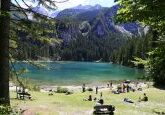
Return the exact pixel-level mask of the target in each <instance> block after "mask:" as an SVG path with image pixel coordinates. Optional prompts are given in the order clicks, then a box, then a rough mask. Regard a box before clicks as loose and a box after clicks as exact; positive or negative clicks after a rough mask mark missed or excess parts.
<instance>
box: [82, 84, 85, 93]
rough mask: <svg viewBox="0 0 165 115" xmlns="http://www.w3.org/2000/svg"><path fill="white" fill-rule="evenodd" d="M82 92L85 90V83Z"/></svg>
mask: <svg viewBox="0 0 165 115" xmlns="http://www.w3.org/2000/svg"><path fill="white" fill-rule="evenodd" d="M82 92H83V93H84V92H85V84H83V86H82Z"/></svg>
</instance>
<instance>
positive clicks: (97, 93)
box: [96, 86, 98, 94]
mask: <svg viewBox="0 0 165 115" xmlns="http://www.w3.org/2000/svg"><path fill="white" fill-rule="evenodd" d="M96 94H98V86H96Z"/></svg>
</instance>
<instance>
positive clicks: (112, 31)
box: [56, 5, 143, 41]
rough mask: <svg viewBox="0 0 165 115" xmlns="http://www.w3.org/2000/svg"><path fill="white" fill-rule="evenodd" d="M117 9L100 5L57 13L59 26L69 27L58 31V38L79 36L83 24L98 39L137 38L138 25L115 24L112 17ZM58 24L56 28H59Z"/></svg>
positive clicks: (117, 6)
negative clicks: (87, 26)
mask: <svg viewBox="0 0 165 115" xmlns="http://www.w3.org/2000/svg"><path fill="white" fill-rule="evenodd" d="M119 8H120V6H119V5H115V6H113V7H111V8H105V7H101V6H100V5H95V6H90V5H87V6H82V5H78V6H77V7H73V8H70V9H65V10H63V11H61V12H59V13H58V15H57V17H56V18H57V19H59V20H60V21H61V22H60V24H62V25H63V26H64V25H65V26H69V27H66V28H62V29H59V30H58V31H59V33H60V35H59V36H60V38H62V39H64V41H65V40H66V39H67V41H68V39H71V38H74V36H75V35H77V34H80V31H81V30H80V26H81V25H83V23H84V22H86V23H88V24H85V25H89V26H90V32H91V33H92V34H93V35H94V36H97V37H100V38H102V37H108V36H114V35H115V36H118V35H119V36H123V37H124V36H127V37H132V36H138V34H139V30H140V29H139V28H141V27H140V25H139V24H137V23H125V24H120V25H116V24H115V19H114V17H115V16H116V14H117V10H118V9H119ZM60 24H59V25H58V26H60ZM73 26H74V27H73ZM84 28H85V27H84ZM142 32H143V31H142Z"/></svg>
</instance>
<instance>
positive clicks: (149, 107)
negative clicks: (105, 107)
mask: <svg viewBox="0 0 165 115" xmlns="http://www.w3.org/2000/svg"><path fill="white" fill-rule="evenodd" d="M102 92H103V99H104V101H105V104H112V105H114V106H115V107H116V111H115V114H116V115H154V114H156V113H155V112H165V110H164V108H165V90H159V89H156V88H149V89H146V90H144V91H143V92H134V93H133V92H130V93H124V94H119V95H118V94H112V93H111V92H110V91H102ZM144 92H145V93H146V94H147V96H148V98H149V101H148V102H137V101H138V98H139V97H140V96H143V93H144ZM31 94H32V97H33V100H32V101H30V100H25V101H23V100H17V99H14V98H15V97H16V94H15V93H14V92H11V104H12V106H17V107H21V108H26V109H28V110H31V111H32V112H35V113H36V115H45V114H46V115H59V114H66V115H75V114H76V113H77V114H76V115H89V114H92V109H93V106H94V105H95V102H89V101H83V99H84V98H88V96H89V95H90V94H91V95H92V96H93V97H97V98H99V96H100V94H97V95H96V94H95V92H85V93H81V92H76V93H74V94H72V95H65V94H57V93H54V95H53V96H48V94H47V93H40V92H31ZM125 97H127V98H131V99H132V100H133V101H134V102H135V103H134V104H130V103H124V102H123V99H124V98H125ZM154 111H155V112H154Z"/></svg>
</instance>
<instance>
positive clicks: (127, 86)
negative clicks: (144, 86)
mask: <svg viewBox="0 0 165 115" xmlns="http://www.w3.org/2000/svg"><path fill="white" fill-rule="evenodd" d="M126 89H127V92H129V89H130V87H129V85H128V84H127V85H126Z"/></svg>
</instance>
